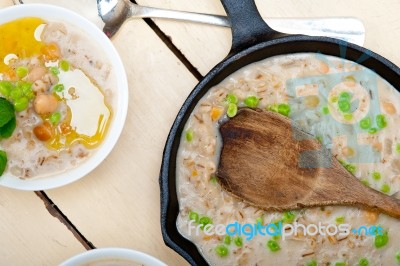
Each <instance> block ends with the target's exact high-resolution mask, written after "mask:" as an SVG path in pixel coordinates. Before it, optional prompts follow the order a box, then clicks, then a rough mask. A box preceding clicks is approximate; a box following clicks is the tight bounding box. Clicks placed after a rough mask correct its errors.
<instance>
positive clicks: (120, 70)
mask: <svg viewBox="0 0 400 266" xmlns="http://www.w3.org/2000/svg"><path fill="white" fill-rule="evenodd" d="M23 17H39V18H42V19H44V20H53V21H64V22H66V23H69V24H70V25H72V26H74V27H77V28H80V29H81V30H83V32H85V33H86V34H87V36H90V37H91V38H92V40H93V41H95V42H97V43H98V45H99V47H101V48H102V50H103V51H104V54H103V55H104V57H107V58H108V59H109V60H108V61H109V62H110V63H111V66H112V68H113V70H114V73H115V75H116V80H117V84H116V86H115V91H113V95H115V96H114V97H113V101H114V102H113V103H112V108H113V118H112V121H111V123H110V126H109V129H108V132H107V135H106V137H105V139H104V140H103V143H102V144H101V146H100V147H99V148H98V149H97V150H96V152H95V153H94V154H92V155H91V156H90V157H89V158H88V159H87V160H86V161H84V162H82V163H81V164H80V165H78V166H77V167H75V168H73V169H71V170H68V171H66V172H63V173H59V174H55V175H50V176H48V177H44V178H36V179H31V180H30V179H27V180H22V179H19V178H17V177H14V176H12V175H9V174H3V176H1V177H0V185H2V186H6V187H11V188H16V189H21V190H44V189H51V188H55V187H60V186H63V185H66V184H69V183H71V182H74V181H76V180H78V179H80V178H81V177H83V176H85V175H87V174H88V173H89V172H90V171H92V170H93V169H94V168H96V167H97V166H98V165H99V164H100V163H101V162H102V161H103V160H104V159H105V158H106V157H107V155H108V154H109V153H110V152H111V150H112V148H113V147H114V145H115V144H116V142H117V140H118V138H119V136H120V134H121V131H122V128H123V126H124V123H125V118H126V113H127V110H128V82H127V78H126V73H125V69H124V67H123V64H122V61H121V59H120V57H119V55H118V53H117V51H116V49H115V48H114V46H113V44H112V43H111V41H110V40H109V39H108V38H107V37H106V35H105V34H104V33H103V32H102V31H101V30H99V29H98V28H97V27H96V26H95V25H94V24H93V23H92V22H90V21H89V20H87V19H85V18H84V17H82V16H80V15H78V14H76V13H74V12H72V11H70V10H67V9H64V8H61V7H56V6H53V5H43V4H29V5H17V6H11V7H8V8H5V9H1V10H0V24H4V23H6V22H8V21H12V20H15V19H18V18H23ZM21 152H23V151H21Z"/></svg>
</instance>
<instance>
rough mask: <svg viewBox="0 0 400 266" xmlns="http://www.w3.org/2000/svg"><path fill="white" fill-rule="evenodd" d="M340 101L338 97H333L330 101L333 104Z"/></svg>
mask: <svg viewBox="0 0 400 266" xmlns="http://www.w3.org/2000/svg"><path fill="white" fill-rule="evenodd" d="M338 100H339V98H338V97H337V96H332V97H331V98H330V99H329V101H330V102H331V103H335V102H337V101H338Z"/></svg>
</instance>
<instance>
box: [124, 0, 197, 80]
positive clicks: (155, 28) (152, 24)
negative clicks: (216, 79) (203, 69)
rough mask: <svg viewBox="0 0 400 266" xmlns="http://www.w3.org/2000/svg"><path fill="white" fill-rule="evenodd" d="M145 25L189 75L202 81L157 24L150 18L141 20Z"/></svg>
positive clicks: (193, 67) (132, 0) (169, 37)
mask: <svg viewBox="0 0 400 266" xmlns="http://www.w3.org/2000/svg"><path fill="white" fill-rule="evenodd" d="M131 2H132V3H135V4H137V3H136V1H134V0H131ZM143 20H144V21H145V22H146V24H147V25H148V26H149V27H150V28H151V29H152V30H153V31H154V32H155V34H157V36H158V37H159V38H160V39H161V40H162V41H163V42H164V44H165V45H166V46H167V47H168V48H169V49H170V50H171V52H172V53H173V54H174V55H175V56H176V57H177V58H178V59H179V61H181V62H182V64H183V65H184V66H185V67H186V68H187V70H189V72H190V73H192V75H193V76H194V77H195V78H196V79H197V80H199V81H200V80H202V79H203V75H202V74H200V71H199V70H198V69H197V68H196V67H195V66H194V65H192V63H190V61H189V60H188V59H187V58H186V56H185V55H184V54H183V53H182V52H181V50H179V49H178V47H176V46H175V45H174V43H173V42H172V39H171V36H168V35H166V34H165V33H164V32H163V31H162V30H161V29H160V28H159V27H158V26H157V24H156V23H155V22H154V21H153V20H152V19H150V18H143Z"/></svg>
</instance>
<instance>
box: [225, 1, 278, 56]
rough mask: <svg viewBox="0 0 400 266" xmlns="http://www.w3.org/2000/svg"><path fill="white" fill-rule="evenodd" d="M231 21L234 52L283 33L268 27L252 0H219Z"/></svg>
mask: <svg viewBox="0 0 400 266" xmlns="http://www.w3.org/2000/svg"><path fill="white" fill-rule="evenodd" d="M221 2H222V5H223V6H224V9H225V11H226V13H227V15H228V19H229V20H230V22H231V30H232V48H231V51H230V52H229V54H230V55H231V54H236V53H238V52H240V51H243V50H244V49H246V48H249V47H251V46H253V45H255V44H258V43H261V42H264V41H268V40H272V39H275V38H279V37H280V36H284V35H285V34H283V33H280V32H277V31H275V30H273V29H272V28H270V27H269V26H268V25H267V23H265V21H264V20H263V19H262V17H261V15H260V13H259V12H258V10H257V6H256V4H255V2H254V0H221Z"/></svg>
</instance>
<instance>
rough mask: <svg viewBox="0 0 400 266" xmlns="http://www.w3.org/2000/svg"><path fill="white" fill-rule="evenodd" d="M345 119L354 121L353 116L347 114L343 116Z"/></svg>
mask: <svg viewBox="0 0 400 266" xmlns="http://www.w3.org/2000/svg"><path fill="white" fill-rule="evenodd" d="M343 118H344V120H346V121H350V120H351V119H353V114H348V113H346V114H344V115H343Z"/></svg>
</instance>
